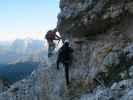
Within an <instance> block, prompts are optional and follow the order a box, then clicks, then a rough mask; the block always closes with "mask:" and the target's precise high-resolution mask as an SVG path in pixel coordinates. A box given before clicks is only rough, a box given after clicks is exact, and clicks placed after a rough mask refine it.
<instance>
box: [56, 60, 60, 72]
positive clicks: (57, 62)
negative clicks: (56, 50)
mask: <svg viewBox="0 0 133 100" xmlns="http://www.w3.org/2000/svg"><path fill="white" fill-rule="evenodd" d="M59 63H60V61H59V59H58V58H57V61H56V64H57V70H59Z"/></svg>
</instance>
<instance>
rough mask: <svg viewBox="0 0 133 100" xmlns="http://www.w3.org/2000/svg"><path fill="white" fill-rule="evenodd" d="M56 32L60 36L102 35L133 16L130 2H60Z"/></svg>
mask: <svg viewBox="0 0 133 100" xmlns="http://www.w3.org/2000/svg"><path fill="white" fill-rule="evenodd" d="M60 8H61V12H60V14H59V15H58V25H57V27H58V30H59V32H60V33H61V34H62V36H66V34H69V36H71V35H72V36H74V37H79V36H80V37H81V36H84V35H85V36H86V35H87V36H88V35H95V34H100V33H104V32H105V31H106V30H108V29H109V28H110V27H111V26H113V25H116V24H118V23H120V22H121V20H123V18H125V17H127V16H130V15H132V14H133V1H132V0H111V1H110V0H61V1H60Z"/></svg>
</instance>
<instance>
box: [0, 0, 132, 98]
mask: <svg viewBox="0 0 133 100" xmlns="http://www.w3.org/2000/svg"><path fill="white" fill-rule="evenodd" d="M60 8H61V13H60V14H59V16H58V25H57V27H58V29H59V31H60V32H61V35H62V36H64V37H65V38H69V39H70V40H71V42H72V47H73V48H74V54H73V57H74V58H73V64H72V65H71V67H70V81H71V84H70V85H69V86H68V87H67V86H66V83H65V77H64V68H63V66H62V65H61V66H60V70H59V71H58V70H57V69H56V63H55V62H56V55H55V56H53V58H51V61H52V62H51V64H50V65H49V64H48V63H45V64H44V63H41V64H40V66H39V67H38V69H37V70H35V71H34V72H33V73H32V74H31V76H29V77H28V78H26V79H24V80H21V81H19V82H17V83H15V84H14V85H12V86H11V87H10V88H9V89H8V90H7V91H5V92H3V93H1V94H0V100H133V95H132V93H133V40H132V39H133V34H132V33H133V19H132V18H133V15H132V13H133V2H132V0H61V1H60ZM99 33H103V34H99ZM93 34H95V35H93ZM82 36H83V37H82Z"/></svg>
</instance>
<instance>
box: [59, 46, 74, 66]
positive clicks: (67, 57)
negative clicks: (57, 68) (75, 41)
mask: <svg viewBox="0 0 133 100" xmlns="http://www.w3.org/2000/svg"><path fill="white" fill-rule="evenodd" d="M72 53H73V49H72V48H71V47H69V46H68V45H63V46H62V47H61V48H60V49H59V52H58V58H57V61H58V62H61V63H63V64H64V63H69V64H70V63H71V62H72Z"/></svg>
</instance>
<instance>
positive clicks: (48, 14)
mask: <svg viewBox="0 0 133 100" xmlns="http://www.w3.org/2000/svg"><path fill="white" fill-rule="evenodd" d="M58 5H59V0H0V41H5V40H13V39H15V38H27V37H29V38H39V39H43V37H44V33H45V32H46V31H47V30H48V29H51V28H54V27H55V26H56V23H57V14H58V13H59V7H58Z"/></svg>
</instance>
